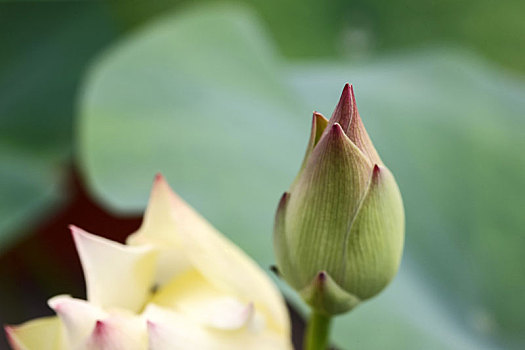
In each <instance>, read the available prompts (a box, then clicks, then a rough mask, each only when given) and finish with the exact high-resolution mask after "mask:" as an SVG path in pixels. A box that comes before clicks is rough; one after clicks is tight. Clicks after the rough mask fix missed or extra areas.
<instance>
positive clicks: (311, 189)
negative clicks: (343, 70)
mask: <svg viewBox="0 0 525 350" xmlns="http://www.w3.org/2000/svg"><path fill="white" fill-rule="evenodd" d="M404 230H405V228H404V211H403V202H402V199H401V194H400V193H399V189H398V187H397V184H396V181H395V179H394V177H393V175H392V174H391V173H390V171H389V170H388V169H387V168H386V167H385V166H384V164H383V163H382V161H381V159H380V158H379V155H378V154H377V152H376V150H375V148H374V145H373V144H372V142H371V141H370V138H369V136H368V134H367V132H366V130H365V128H364V126H363V123H362V121H361V118H360V116H359V113H358V112H357V107H356V103H355V97H354V92H353V88H352V86H350V85H348V84H347V85H346V86H345V88H344V90H343V94H342V96H341V99H340V101H339V104H338V105H337V107H336V109H335V111H334V113H333V115H332V117H331V118H330V120H326V119H325V118H324V117H323V116H322V115H321V114H319V113H314V115H313V121H312V131H311V135H310V140H309V142H308V147H307V150H306V155H305V158H304V160H303V164H302V166H301V170H300V171H299V174H298V175H297V177H296V179H295V181H294V182H293V184H292V186H291V187H290V190H289V192H285V193H284V195H283V196H282V198H281V201H280V203H279V207H278V209H277V214H276V218H275V228H274V247H275V252H276V256H277V267H278V270H279V272H280V274H281V276H282V277H283V278H284V279H285V280H286V281H287V282H288V284H290V285H291V286H292V287H293V288H294V289H296V290H297V291H299V293H300V294H301V296H302V297H303V299H304V300H305V301H306V302H307V303H308V304H309V305H310V306H311V307H312V308H313V309H314V310H315V311H317V312H320V313H324V314H327V315H335V314H339V313H343V312H346V311H348V310H350V309H352V308H353V307H355V306H356V305H357V304H358V303H360V302H361V301H363V300H366V299H369V298H371V297H372V296H374V295H376V294H377V293H379V292H380V291H381V290H382V289H383V288H385V286H386V285H387V284H388V283H389V282H390V281H391V279H392V278H393V277H394V275H395V274H396V272H397V270H398V267H399V263H400V260H401V254H402V251H403V241H404Z"/></svg>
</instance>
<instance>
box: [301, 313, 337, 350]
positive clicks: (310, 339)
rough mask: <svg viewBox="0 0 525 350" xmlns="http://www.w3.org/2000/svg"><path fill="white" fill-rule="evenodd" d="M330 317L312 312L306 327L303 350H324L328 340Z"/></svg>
mask: <svg viewBox="0 0 525 350" xmlns="http://www.w3.org/2000/svg"><path fill="white" fill-rule="evenodd" d="M330 321H331V317H330V316H325V315H322V314H320V313H317V312H315V311H312V315H311V316H310V321H309V322H308V326H307V327H306V334H305V337H304V350H326V348H327V347H328V342H329V339H330V336H329V335H330Z"/></svg>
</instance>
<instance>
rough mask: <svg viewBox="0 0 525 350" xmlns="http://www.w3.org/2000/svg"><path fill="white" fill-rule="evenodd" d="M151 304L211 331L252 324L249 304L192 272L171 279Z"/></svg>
mask: <svg viewBox="0 0 525 350" xmlns="http://www.w3.org/2000/svg"><path fill="white" fill-rule="evenodd" d="M151 302H152V303H154V304H156V305H159V306H162V307H164V308H167V309H171V310H174V311H177V312H178V313H180V314H183V315H185V316H186V317H188V319H191V320H193V321H195V322H198V323H200V324H202V325H205V326H209V327H211V328H217V329H225V330H226V329H229V330H233V329H239V328H241V327H245V326H248V325H249V324H250V326H251V324H252V323H253V322H254V321H255V317H254V316H255V312H256V311H255V309H254V306H253V304H252V303H249V302H243V301H241V300H239V299H237V298H235V297H234V296H232V295H228V294H226V293H225V292H224V291H221V290H220V289H218V288H217V287H215V286H214V285H212V284H211V283H210V282H209V281H208V280H207V279H205V278H204V277H203V276H202V275H201V274H200V273H199V272H198V271H197V270H195V269H193V270H191V271H187V272H186V273H184V274H183V275H181V276H178V277H177V278H174V279H173V280H172V281H171V282H170V283H169V284H167V285H166V286H165V287H163V288H161V289H160V290H159V291H158V293H157V294H156V295H155V296H154V297H153V298H152V300H151ZM261 318H262V319H264V318H263V317H262V316H260V317H258V320H260V319H261ZM263 323H264V321H263Z"/></svg>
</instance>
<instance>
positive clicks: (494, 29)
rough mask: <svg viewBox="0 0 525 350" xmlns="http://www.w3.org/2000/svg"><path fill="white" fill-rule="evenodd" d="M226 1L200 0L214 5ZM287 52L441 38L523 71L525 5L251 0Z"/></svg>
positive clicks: (378, 50) (131, 10)
mask: <svg viewBox="0 0 525 350" xmlns="http://www.w3.org/2000/svg"><path fill="white" fill-rule="evenodd" d="M218 2H224V1H222V0H200V1H199V3H202V4H205V3H206V4H209V3H218ZM236 2H238V3H239V2H240V3H247V4H249V5H250V6H253V8H254V9H255V10H256V11H257V13H258V15H259V16H260V17H261V18H262V19H263V20H264V22H265V23H266V24H267V25H268V30H269V31H270V33H271V34H272V37H274V38H275V39H276V43H277V45H278V47H279V49H280V52H282V53H283V54H284V55H286V56H288V57H290V58H304V57H327V56H330V57H334V56H339V57H347V56H349V57H353V58H360V57H362V56H363V55H365V56H369V55H376V54H384V53H385V52H390V51H399V50H403V49H407V48H408V49H410V48H416V47H422V46H423V47H425V46H429V45H435V44H439V43H447V44H451V45H456V46H461V47H467V48H469V49H473V50H475V51H478V52H480V53H482V54H483V55H485V56H486V57H488V58H490V59H492V60H495V61H497V62H499V63H500V64H502V65H503V66H506V67H509V68H512V69H515V70H518V71H520V72H522V73H525V60H524V59H523V58H524V57H525V45H523V44H522V42H523V36H524V35H525V21H523V13H524V12H525V3H524V2H523V1H516V0H502V1H494V0H462V1H454V0H442V1H420V0H396V1H390V0H352V1H347V0H332V1H316V0H287V1H280V0H251V1H247V0H246V1H236ZM110 3H111V4H112V9H113V13H114V14H115V18H117V20H118V21H119V23H121V24H122V25H123V26H126V27H135V26H137V25H139V24H142V23H144V22H146V21H147V20H149V19H150V18H151V17H153V16H155V15H158V14H161V13H163V12H165V11H166V10H169V9H172V8H174V7H178V8H180V7H181V5H182V6H184V5H187V4H194V3H195V1H188V0H156V1H142V0H132V1H113V2H110Z"/></svg>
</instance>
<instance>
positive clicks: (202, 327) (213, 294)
mask: <svg viewBox="0 0 525 350" xmlns="http://www.w3.org/2000/svg"><path fill="white" fill-rule="evenodd" d="M71 231H72V234H73V238H74V241H75V244H76V247H77V251H78V253H79V256H80V260H81V263H82V268H83V270H84V275H85V278H86V286H87V300H81V299H76V298H72V297H70V296H67V295H60V296H56V297H54V298H52V299H50V300H49V302H48V304H49V306H50V307H51V309H53V310H54V311H55V313H56V315H57V316H53V317H47V318H40V319H36V320H33V321H29V322H26V323H24V324H22V325H19V326H7V327H6V329H5V330H6V333H7V336H8V340H9V343H10V344H11V347H12V348H13V349H15V350H70V349H76V350H146V349H150V350H177V349H210V350H213V349H217V350H220V349H232V350H234V349H261V350H263V349H264V350H266V349H277V350H290V349H291V341H290V340H291V336H290V324H289V318H288V313H287V311H286V305H285V303H284V301H283V298H282V296H281V295H280V293H279V291H278V290H277V288H276V287H275V286H274V285H273V284H272V282H271V281H270V280H269V278H268V276H267V275H266V274H265V273H264V272H263V271H262V270H261V269H260V268H259V267H258V266H257V264H255V263H254V262H253V261H252V260H251V259H250V258H249V257H248V256H246V255H245V254H244V253H243V252H242V251H241V250H240V249H239V248H238V247H236V246H235V245H234V244H233V243H231V242H230V241H228V240H227V239H226V238H225V237H224V236H223V235H222V234H220V233H219V232H218V231H217V230H216V229H215V228H213V226H211V225H210V224H209V223H208V222H207V221H206V220H205V219H204V218H202V217H201V216H200V215H199V214H198V213H197V212H196V211H195V210H193V209H192V208H191V207H190V206H189V205H188V204H186V203H185V202H184V201H183V200H182V199H181V198H180V197H178V196H177V195H176V194H175V193H174V192H173V191H172V190H171V189H170V188H169V186H168V184H167V183H166V181H165V180H164V178H163V177H162V176H158V177H157V178H156V180H155V184H154V186H153V191H152V194H151V197H150V202H149V205H148V208H147V209H146V214H145V217H144V221H143V223H142V226H141V227H140V229H139V230H138V231H137V232H135V233H133V234H132V235H131V236H130V237H129V238H128V240H127V244H120V243H117V242H112V241H109V240H107V239H105V238H102V237H98V236H95V235H92V234H90V233H87V232H85V231H83V230H81V229H79V228H77V227H74V226H72V227H71Z"/></svg>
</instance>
